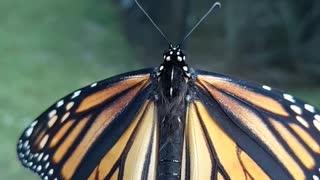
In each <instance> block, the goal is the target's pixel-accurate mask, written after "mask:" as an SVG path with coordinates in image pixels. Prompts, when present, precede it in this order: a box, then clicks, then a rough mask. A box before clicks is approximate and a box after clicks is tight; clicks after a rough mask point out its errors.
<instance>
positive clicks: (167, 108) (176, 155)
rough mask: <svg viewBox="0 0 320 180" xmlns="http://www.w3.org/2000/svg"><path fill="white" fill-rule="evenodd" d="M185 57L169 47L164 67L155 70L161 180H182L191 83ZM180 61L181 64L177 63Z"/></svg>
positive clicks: (176, 49) (177, 48)
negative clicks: (183, 151)
mask: <svg viewBox="0 0 320 180" xmlns="http://www.w3.org/2000/svg"><path fill="white" fill-rule="evenodd" d="M183 57H184V54H183V52H182V51H181V49H180V48H179V47H172V46H170V48H169V51H168V52H166V53H165V54H164V62H163V64H162V65H161V66H160V67H159V68H158V69H157V70H156V71H157V72H156V74H157V76H156V79H157V80H156V81H157V82H158V83H156V85H155V86H158V87H157V89H158V94H157V97H158V99H157V100H156V104H157V106H158V108H157V109H158V116H159V118H158V119H159V122H158V123H159V132H160V136H159V162H158V179H159V180H162V179H163V180H167V179H172V180H173V179H180V176H181V173H180V171H181V158H182V149H183V138H184V137H183V135H184V124H185V118H186V116H185V113H184V112H186V109H187V101H186V97H187V96H189V95H188V93H189V92H188V89H189V88H188V81H189V78H188V77H186V75H185V73H186V71H185V70H183V67H188V66H187V64H185V62H184V61H183ZM178 59H180V61H178Z"/></svg>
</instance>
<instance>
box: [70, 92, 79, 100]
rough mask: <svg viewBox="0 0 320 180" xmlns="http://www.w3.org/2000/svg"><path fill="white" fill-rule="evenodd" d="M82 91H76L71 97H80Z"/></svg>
mask: <svg viewBox="0 0 320 180" xmlns="http://www.w3.org/2000/svg"><path fill="white" fill-rule="evenodd" d="M80 93H81V90H79V91H76V92H74V93H73V95H72V97H71V99H74V98H76V97H78V96H79V95H80Z"/></svg>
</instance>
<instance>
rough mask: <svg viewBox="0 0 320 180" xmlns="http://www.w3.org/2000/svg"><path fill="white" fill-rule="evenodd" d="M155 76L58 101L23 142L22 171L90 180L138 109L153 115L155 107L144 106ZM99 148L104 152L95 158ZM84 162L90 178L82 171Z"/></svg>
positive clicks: (125, 79) (124, 78) (122, 78)
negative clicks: (152, 111)
mask: <svg viewBox="0 0 320 180" xmlns="http://www.w3.org/2000/svg"><path fill="white" fill-rule="evenodd" d="M151 71H152V70H150V69H147V70H141V71H137V72H131V73H127V74H124V75H119V76H116V77H114V78H111V79H107V80H104V81H101V82H97V83H94V84H92V85H90V86H87V87H85V88H82V89H80V90H77V91H75V92H74V93H71V94H70V95H68V96H66V97H64V98H63V99H61V100H59V101H58V102H57V103H56V104H54V105H53V106H51V107H50V108H49V109H48V110H47V111H45V112H44V113H43V114H42V115H40V116H39V117H38V118H37V120H35V121H34V122H33V123H32V124H31V125H30V126H29V127H28V128H27V129H26V130H25V131H24V133H23V134H22V136H21V138H20V139H19V142H18V156H19V159H20V160H21V162H22V163H23V165H24V166H26V167H28V168H30V169H31V170H33V171H34V172H36V173H38V174H39V175H40V176H41V177H42V178H43V179H55V178H56V179H72V178H73V177H74V176H75V175H78V176H79V177H81V178H83V177H85V176H87V177H89V175H90V172H92V171H93V170H94V169H95V168H96V166H98V163H99V162H100V159H99V158H97V157H100V156H101V157H102V156H104V154H105V152H107V151H109V149H111V148H112V147H113V145H114V144H116V142H117V141H118V139H121V137H122V134H123V133H124V132H126V131H127V129H128V128H130V127H131V126H132V125H131V124H132V123H133V122H135V121H134V119H135V116H136V115H137V112H138V111H139V109H140V108H141V109H142V110H144V109H146V107H144V106H148V108H147V109H148V112H150V111H151V110H150V109H152V108H151V107H150V106H152V104H150V103H149V104H148V105H145V102H146V99H147V98H149V95H150V92H151V89H152V87H151V85H150V82H151V80H150V73H151ZM144 116H145V115H144ZM148 116H150V113H149V114H148ZM152 128H153V129H155V128H154V127H152ZM110 131H112V133H110ZM153 136H155V135H154V134H153V135H152V137H153ZM150 137H151V135H150ZM106 139H107V140H106ZM131 141H132V140H131ZM97 148H98V149H102V151H101V150H100V151H95V153H92V154H91V153H90V152H92V151H94V150H95V149H97ZM84 162H85V164H86V165H85V168H86V169H87V170H90V172H86V171H78V170H79V169H81V168H83V163H84ZM83 175H84V176H83Z"/></svg>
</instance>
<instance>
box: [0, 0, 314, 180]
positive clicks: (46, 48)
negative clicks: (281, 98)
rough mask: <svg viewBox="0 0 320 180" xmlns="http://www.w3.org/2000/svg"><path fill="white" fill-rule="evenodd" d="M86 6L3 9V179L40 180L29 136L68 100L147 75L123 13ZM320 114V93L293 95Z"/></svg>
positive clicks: (29, 4)
mask: <svg viewBox="0 0 320 180" xmlns="http://www.w3.org/2000/svg"><path fill="white" fill-rule="evenodd" d="M98 3H101V1H99V2H98V1H87V0H77V1H76V0H68V1H65V0H54V1H53V0H29V1H22V0H1V1H0V84H1V86H0V179H1V180H7V179H24V180H30V179H39V178H37V177H36V176H35V175H33V174H32V173H31V172H29V171H27V170H25V169H24V168H22V166H20V163H19V162H18V161H17V158H16V150H15V149H16V142H17V139H18V137H19V136H20V133H21V132H22V131H23V129H24V128H25V127H26V126H27V125H28V124H29V123H30V122H31V121H32V120H33V119H34V118H35V117H36V116H38V115H39V114H40V113H41V112H42V111H43V110H45V109H46V108H47V107H48V106H49V105H51V104H52V103H53V102H55V101H56V100H57V99H59V98H61V97H62V96H64V95H65V94H67V93H69V92H71V91H73V90H74V89H77V88H79V87H82V86H84V85H87V84H90V83H91V82H94V81H96V80H99V79H102V78H105V77H109V76H111V75H115V74H118V73H119V72H125V71H128V70H132V69H137V68H140V67H141V66H140V65H139V64H137V62H136V61H135V60H134V58H132V57H134V56H135V55H134V53H133V50H132V48H130V47H129V46H128V43H127V42H126V40H125V38H124V37H123V34H122V33H121V29H120V23H119V22H120V19H119V18H118V17H120V16H119V11H118V9H117V7H115V6H114V5H112V4H110V3H108V1H106V3H103V4H98ZM292 92H293V94H297V95H298V96H299V97H301V98H305V99H307V100H308V101H309V102H310V103H311V104H312V103H313V104H315V105H317V106H318V107H320V98H319V91H316V90H315V91H292Z"/></svg>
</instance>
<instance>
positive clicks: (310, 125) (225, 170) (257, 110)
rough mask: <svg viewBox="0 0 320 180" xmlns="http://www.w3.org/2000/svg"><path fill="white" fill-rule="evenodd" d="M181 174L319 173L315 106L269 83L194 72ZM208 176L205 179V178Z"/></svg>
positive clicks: (283, 175)
mask: <svg viewBox="0 0 320 180" xmlns="http://www.w3.org/2000/svg"><path fill="white" fill-rule="evenodd" d="M195 74H197V78H196V80H195V84H196V87H197V88H198V90H197V94H198V100H195V101H194V102H192V103H190V105H189V108H188V115H187V117H188V118H187V123H186V130H185V149H184V153H183V154H184V155H183V157H184V163H183V168H182V170H183V171H182V174H184V176H186V177H187V179H199V178H200V179H209V177H216V178H217V179H312V178H317V177H319V175H320V174H319V167H320V156H319V153H320V147H319V144H320V143H319V142H320V133H319V130H320V128H319V127H320V126H319V124H320V119H319V111H318V110H316V109H315V108H314V107H312V106H311V105H308V104H305V103H303V102H302V101H300V100H298V99H295V98H294V97H292V96H290V95H288V94H283V93H282V92H280V91H278V90H274V89H272V88H270V87H268V86H262V85H258V84H255V83H251V82H248V81H244V80H240V79H236V78H231V77H228V76H224V75H220V74H215V73H207V72H204V71H195ZM205 177H207V178H205Z"/></svg>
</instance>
